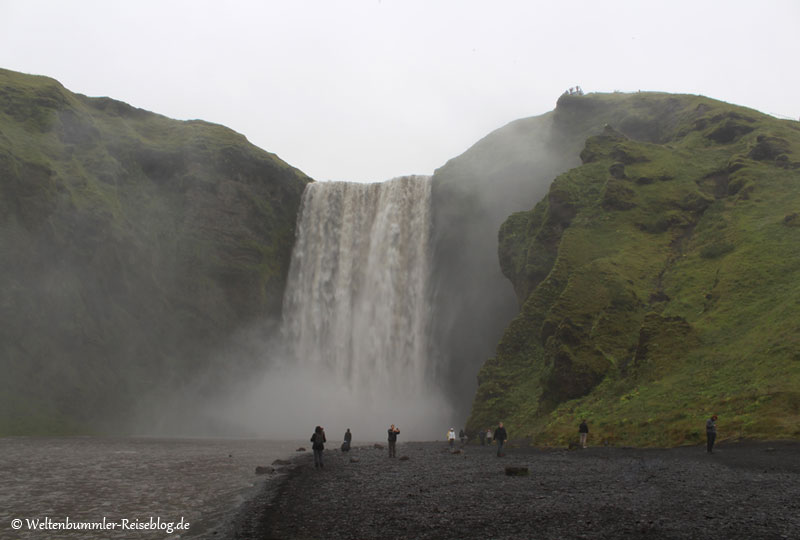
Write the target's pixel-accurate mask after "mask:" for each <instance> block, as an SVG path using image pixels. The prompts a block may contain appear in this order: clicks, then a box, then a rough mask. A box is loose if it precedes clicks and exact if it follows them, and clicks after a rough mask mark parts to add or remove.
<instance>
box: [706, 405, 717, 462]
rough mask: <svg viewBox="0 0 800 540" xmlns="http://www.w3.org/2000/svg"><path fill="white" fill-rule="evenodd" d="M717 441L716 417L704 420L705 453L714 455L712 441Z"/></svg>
mask: <svg viewBox="0 0 800 540" xmlns="http://www.w3.org/2000/svg"><path fill="white" fill-rule="evenodd" d="M716 439H717V415H716V414H715V415H714V416H712V417H711V418H709V419H708V420H706V452H708V453H709V454H713V453H714V441H715V440H716Z"/></svg>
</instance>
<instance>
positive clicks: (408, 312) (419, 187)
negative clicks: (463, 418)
mask: <svg viewBox="0 0 800 540" xmlns="http://www.w3.org/2000/svg"><path fill="white" fill-rule="evenodd" d="M430 192H431V180H430V177H424V176H409V177H403V178H397V179H394V180H390V181H387V182H383V183H377V184H358V183H351V182H319V183H313V184H309V185H308V186H307V188H306V191H305V193H304V194H303V202H302V207H301V212H300V218H299V220H298V229H297V239H296V243H295V248H294V251H293V254H292V261H291V266H290V269H289V278H288V283H287V288H286V296H285V298H284V307H283V312H284V328H283V331H284V338H285V339H286V341H287V343H288V345H289V347H290V348H292V349H293V352H294V354H293V356H294V362H296V363H297V365H299V366H302V369H303V372H306V373H308V372H313V373H314V374H315V375H314V378H315V380H322V381H324V385H325V386H326V387H332V388H335V389H337V391H338V392H340V395H341V396H342V397H344V398H345V401H346V400H351V401H353V402H355V403H356V404H357V412H356V411H355V410H353V409H352V408H350V407H347V408H346V409H348V412H347V413H346V414H350V415H359V416H360V417H362V418H360V420H362V421H366V422H368V423H370V424H374V423H375V422H377V423H378V424H379V425H384V424H385V425H388V423H398V422H400V421H401V419H407V421H408V422H415V423H419V422H426V423H427V422H428V421H430V420H431V417H437V418H440V417H442V415H443V414H444V417H447V414H445V407H444V406H443V404H442V402H441V400H440V399H439V397H438V395H437V392H436V390H435V388H434V385H433V384H432V382H431V380H432V370H431V369H430V364H429V359H428V331H429V328H430V324H429V323H430V303H429V298H428V296H429V295H428V290H427V287H428V283H429V271H430V258H431V248H430V231H431V223H430V219H431V208H430ZM335 401H336V403H330V405H332V406H333V408H335V409H338V408H340V406H341V403H342V400H335ZM322 406H323V407H324V406H325V405H324V404H323V405H322ZM433 409H435V410H433ZM328 413H329V414H330V411H328ZM380 416H384V418H378V417H380ZM364 417H367V418H364ZM343 421H345V420H343ZM350 421H352V422H353V423H354V424H355V423H356V422H357V421H358V420H357V419H355V418H353V419H352V420H350ZM373 421H374V422H373ZM439 421H441V422H444V421H445V420H444V418H441V420H438V419H437V420H436V422H437V423H438V422H439ZM375 425H377V424H375ZM421 427H422V426H417V429H412V432H414V433H418V434H420V435H422V434H427V433H438V431H440V430H442V429H445V428H446V426H444V425H442V424H439V425H437V426H435V431H433V432H432V431H431V429H430V427H428V428H426V429H420V428H421ZM409 428H411V426H409ZM427 436H430V435H427Z"/></svg>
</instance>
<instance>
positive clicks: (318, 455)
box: [311, 426, 327, 469]
mask: <svg viewBox="0 0 800 540" xmlns="http://www.w3.org/2000/svg"><path fill="white" fill-rule="evenodd" d="M326 442H327V441H326V439H325V430H324V429H322V426H317V427H315V428H314V434H313V435H311V449H312V450H313V451H314V468H315V469H322V468H324V467H325V465H324V464H323V463H322V451H323V450H325V443H326Z"/></svg>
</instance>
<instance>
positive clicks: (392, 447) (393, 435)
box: [388, 424, 400, 457]
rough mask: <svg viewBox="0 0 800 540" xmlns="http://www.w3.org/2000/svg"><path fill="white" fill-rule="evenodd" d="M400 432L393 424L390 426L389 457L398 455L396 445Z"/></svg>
mask: <svg viewBox="0 0 800 540" xmlns="http://www.w3.org/2000/svg"><path fill="white" fill-rule="evenodd" d="M398 433H400V430H399V429H398V428H396V427H394V424H392V427H390V428H389V439H388V440H389V457H397V448H396V445H397V434H398Z"/></svg>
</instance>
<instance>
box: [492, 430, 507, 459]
mask: <svg viewBox="0 0 800 540" xmlns="http://www.w3.org/2000/svg"><path fill="white" fill-rule="evenodd" d="M494 440H495V441H496V442H497V457H502V456H504V455H505V454H503V444H505V442H506V441H507V440H508V433H506V428H504V427H503V423H502V422H500V425H499V426H497V429H496V430H494Z"/></svg>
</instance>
